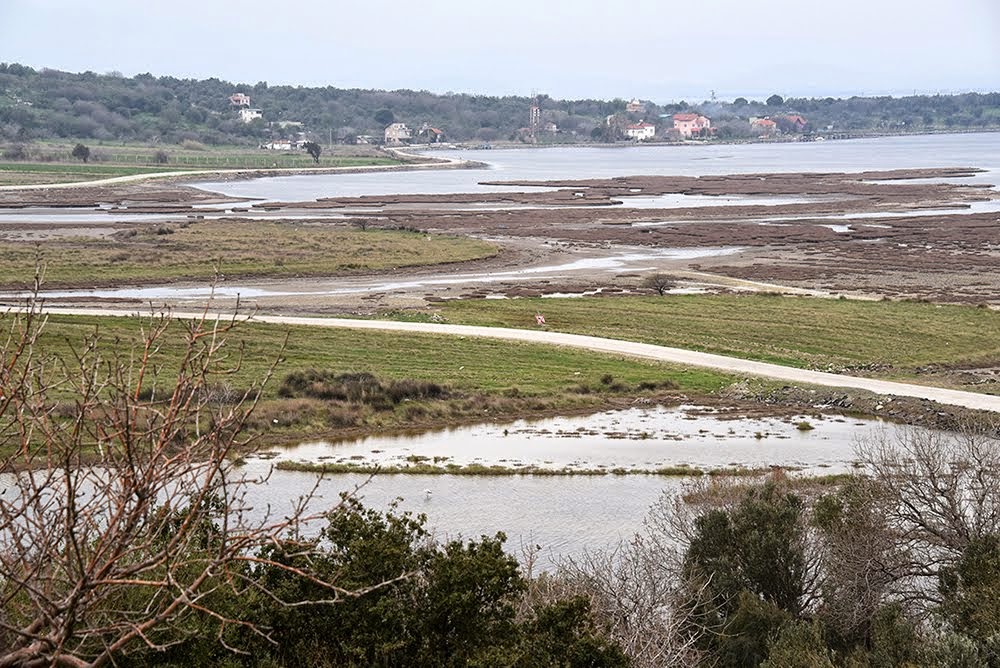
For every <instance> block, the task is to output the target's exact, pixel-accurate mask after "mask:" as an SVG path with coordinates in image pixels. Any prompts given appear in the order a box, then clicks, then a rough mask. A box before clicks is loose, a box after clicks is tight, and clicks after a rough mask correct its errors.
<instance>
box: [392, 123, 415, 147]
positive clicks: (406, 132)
mask: <svg viewBox="0 0 1000 668" xmlns="http://www.w3.org/2000/svg"><path fill="white" fill-rule="evenodd" d="M412 136H413V134H412V133H411V132H410V128H408V127H406V123H392V124H391V125H389V126H387V127H386V129H385V143H386V144H402V143H403V142H404V141H410V138H411V137H412Z"/></svg>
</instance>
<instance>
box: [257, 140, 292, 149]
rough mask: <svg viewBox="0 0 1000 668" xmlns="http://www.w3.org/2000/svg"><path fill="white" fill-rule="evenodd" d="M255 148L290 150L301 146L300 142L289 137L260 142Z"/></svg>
mask: <svg viewBox="0 0 1000 668" xmlns="http://www.w3.org/2000/svg"><path fill="white" fill-rule="evenodd" d="M257 148H262V149H265V150H268V151H291V150H292V149H298V148H302V142H299V141H292V140H290V139H275V140H274V141H269V142H267V143H264V144H261V145H260V146H258V147H257Z"/></svg>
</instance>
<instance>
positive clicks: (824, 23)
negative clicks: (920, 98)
mask: <svg viewBox="0 0 1000 668" xmlns="http://www.w3.org/2000/svg"><path fill="white" fill-rule="evenodd" d="M0 61H4V62H19V63H23V64H26V65H31V66H33V67H36V68H40V67H50V68H54V69H60V70H67V71H71V72H82V71H85V70H92V71H94V72H101V73H103V72H109V71H119V72H122V73H124V74H126V75H133V74H138V73H141V72H150V73H152V74H155V75H173V76H177V77H194V78H199V79H201V78H209V77H218V78H221V79H227V80H230V81H234V82H237V83H249V84H253V83H256V82H258V81H267V82H268V83H270V84H279V83H281V84H301V85H306V86H314V85H331V86H335V87H338V88H384V89H396V88H411V89H426V90H430V91H434V92H446V91H454V92H469V93H485V94H491V95H508V94H514V95H527V94H530V93H531V92H532V91H538V92H544V93H548V94H549V95H551V96H552V97H557V98H583V97H597V98H605V99H609V98H613V97H621V98H631V97H640V98H642V99H649V100H652V101H654V102H659V103H664V102H670V101H677V100H681V99H686V100H689V101H691V100H695V101H698V100H704V99H707V98H708V97H709V95H710V92H711V91H713V90H714V91H715V92H716V94H717V95H718V97H719V98H722V99H732V98H734V97H737V96H744V97H751V98H763V97H766V96H767V95H769V94H771V93H774V92H777V93H780V94H781V95H784V96H786V97H788V96H795V97H799V96H806V97H811V96H827V95H830V96H835V97H840V96H847V95H885V94H891V95H905V94H910V93H913V92H914V91H916V92H918V93H936V92H942V93H953V92H965V91H981V92H986V91H998V90H1000V0H944V1H942V0H934V1H931V0H837V1H836V2H832V1H828V2H815V1H814V0H797V1H793V0H689V1H686V2H684V1H681V0H660V1H653V0H638V1H633V2H623V3H616V2H612V1H610V0H574V1H569V0H503V1H502V2H501V1H490V2H481V1H478V0H423V1H422V2H405V3H404V2H398V1H396V0H365V1H364V2H360V1H358V0H332V1H331V0H315V1H313V2H306V1H303V0H284V1H275V0H170V1H163V0H89V1H88V0H0Z"/></svg>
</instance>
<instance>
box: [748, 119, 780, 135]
mask: <svg viewBox="0 0 1000 668" xmlns="http://www.w3.org/2000/svg"><path fill="white" fill-rule="evenodd" d="M750 129H751V130H753V131H755V132H759V133H760V136H761V137H766V136H768V135H773V134H774V133H775V132H777V131H778V124H777V123H775V122H774V121H772V120H771V119H770V118H766V117H765V118H757V117H756V116H751V117H750Z"/></svg>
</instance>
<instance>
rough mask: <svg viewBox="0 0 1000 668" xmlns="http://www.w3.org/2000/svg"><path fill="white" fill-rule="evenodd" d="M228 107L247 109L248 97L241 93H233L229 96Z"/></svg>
mask: <svg viewBox="0 0 1000 668" xmlns="http://www.w3.org/2000/svg"><path fill="white" fill-rule="evenodd" d="M229 105H230V106H232V107H249V106H250V96H249V95H245V94H243V93H233V94H232V95H230V96H229Z"/></svg>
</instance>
